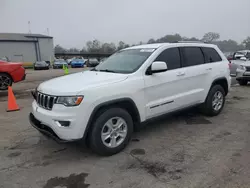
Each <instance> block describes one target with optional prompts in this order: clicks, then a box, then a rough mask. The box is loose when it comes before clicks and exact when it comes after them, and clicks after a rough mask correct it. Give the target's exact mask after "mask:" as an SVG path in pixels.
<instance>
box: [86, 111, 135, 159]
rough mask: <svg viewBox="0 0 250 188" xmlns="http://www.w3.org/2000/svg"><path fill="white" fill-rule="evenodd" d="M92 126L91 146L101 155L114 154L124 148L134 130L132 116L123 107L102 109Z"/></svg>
mask: <svg viewBox="0 0 250 188" xmlns="http://www.w3.org/2000/svg"><path fill="white" fill-rule="evenodd" d="M92 126H93V127H92V130H91V132H90V135H89V137H88V138H89V141H90V142H89V143H90V147H91V149H92V150H93V151H94V152H96V153H98V154H100V155H113V154H116V153H118V152H120V151H121V150H123V149H124V148H125V147H126V145H127V144H128V142H129V140H130V138H131V134H132V132H133V121H132V117H131V116H130V114H129V113H128V112H127V111H126V110H124V109H122V108H115V107H114V108H110V109H107V110H105V111H102V112H101V113H99V115H98V116H97V118H96V120H95V121H94V123H93V124H92Z"/></svg>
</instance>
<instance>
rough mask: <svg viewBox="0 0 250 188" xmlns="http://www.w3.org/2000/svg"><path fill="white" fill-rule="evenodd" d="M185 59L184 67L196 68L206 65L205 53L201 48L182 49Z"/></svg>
mask: <svg viewBox="0 0 250 188" xmlns="http://www.w3.org/2000/svg"><path fill="white" fill-rule="evenodd" d="M180 49H181V51H182V54H183V57H184V61H183V66H184V67H189V66H195V65H201V64H204V63H205V60H204V56H203V53H202V51H201V49H200V48H199V47H181V48H180Z"/></svg>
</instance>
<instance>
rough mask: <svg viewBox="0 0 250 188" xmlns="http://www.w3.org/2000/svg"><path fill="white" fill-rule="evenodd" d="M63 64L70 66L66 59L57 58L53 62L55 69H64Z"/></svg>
mask: <svg viewBox="0 0 250 188" xmlns="http://www.w3.org/2000/svg"><path fill="white" fill-rule="evenodd" d="M63 66H65V67H68V63H67V62H66V61H65V60H64V59H56V60H55V62H54V64H53V69H62V68H63Z"/></svg>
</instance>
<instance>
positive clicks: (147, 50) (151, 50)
mask: <svg viewBox="0 0 250 188" xmlns="http://www.w3.org/2000/svg"><path fill="white" fill-rule="evenodd" d="M153 51H155V49H151V48H149V49H141V50H140V52H153Z"/></svg>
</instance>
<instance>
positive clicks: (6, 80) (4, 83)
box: [0, 73, 12, 90]
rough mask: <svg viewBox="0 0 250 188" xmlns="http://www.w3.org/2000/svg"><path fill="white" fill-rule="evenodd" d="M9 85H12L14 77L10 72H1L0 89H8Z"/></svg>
mask: <svg viewBox="0 0 250 188" xmlns="http://www.w3.org/2000/svg"><path fill="white" fill-rule="evenodd" d="M8 86H12V78H11V77H10V75H8V74H5V73H0V90H7V89H8Z"/></svg>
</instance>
